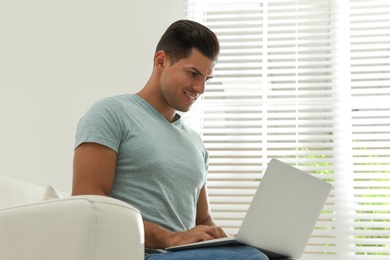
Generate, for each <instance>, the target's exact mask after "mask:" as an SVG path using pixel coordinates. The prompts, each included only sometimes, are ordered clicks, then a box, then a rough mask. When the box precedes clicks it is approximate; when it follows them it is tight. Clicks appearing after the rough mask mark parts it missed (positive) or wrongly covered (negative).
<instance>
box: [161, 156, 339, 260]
mask: <svg viewBox="0 0 390 260" xmlns="http://www.w3.org/2000/svg"><path fill="white" fill-rule="evenodd" d="M331 189H332V185H331V184H329V183H327V182H325V181H322V180H320V179H318V178H316V177H314V176H312V175H310V174H308V173H305V172H303V171H301V170H298V169H296V168H294V167H292V166H290V165H288V164H285V163H283V162H281V161H279V160H276V159H272V160H271V161H270V163H269V165H268V167H267V170H266V172H265V173H264V176H263V179H262V180H261V182H260V185H259V188H258V189H257V192H256V194H255V196H254V198H253V201H252V203H251V205H250V206H249V209H248V212H247V214H246V216H245V218H244V220H243V222H242V224H241V227H240V229H239V231H238V233H237V236H236V237H227V238H219V239H214V240H209V241H204V242H197V243H192V244H186V245H181V246H176V247H170V248H166V250H169V251H178V250H186V249H195V248H202V247H215V246H232V245H237V244H245V245H250V246H253V247H256V248H258V249H259V250H261V251H262V252H263V253H265V254H266V255H268V256H269V257H270V258H274V257H292V258H300V257H301V255H302V254H303V251H304V250H305V247H306V244H307V242H308V241H309V239H310V235H311V233H312V232H313V229H314V227H315V225H316V223H317V219H318V218H319V216H320V214H321V210H322V209H323V207H324V205H325V202H326V200H327V198H328V196H329V193H330V191H331Z"/></svg>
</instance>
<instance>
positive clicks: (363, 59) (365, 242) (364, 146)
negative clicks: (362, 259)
mask: <svg viewBox="0 0 390 260" xmlns="http://www.w3.org/2000/svg"><path fill="white" fill-rule="evenodd" d="M389 14H390V2H389V1H375V0H370V1H367V0H366V1H351V3H350V21H351V23H350V26H351V32H350V34H351V94H352V102H353V106H352V108H351V109H352V129H353V135H352V140H353V142H352V144H353V176H354V198H355V209H354V212H355V215H354V218H353V220H354V223H353V225H354V229H353V230H354V237H353V243H354V245H355V248H354V251H355V253H356V254H357V255H364V256H367V257H368V256H370V258H372V259H375V258H376V257H378V258H379V256H380V255H382V256H383V257H382V258H383V259H385V258H386V259H390V102H389V100H390V15H389ZM367 259H369V258H367Z"/></svg>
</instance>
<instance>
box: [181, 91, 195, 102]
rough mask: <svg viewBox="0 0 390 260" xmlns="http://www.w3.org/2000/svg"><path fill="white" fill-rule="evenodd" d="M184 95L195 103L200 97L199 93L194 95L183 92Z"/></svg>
mask: <svg viewBox="0 0 390 260" xmlns="http://www.w3.org/2000/svg"><path fill="white" fill-rule="evenodd" d="M183 92H184V94H185V95H186V96H187V97H189V98H190V99H191V100H193V101H195V100H196V99H197V98H198V97H199V94H198V93H192V92H188V91H185V90H184V91H183Z"/></svg>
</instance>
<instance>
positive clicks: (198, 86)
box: [193, 80, 206, 95]
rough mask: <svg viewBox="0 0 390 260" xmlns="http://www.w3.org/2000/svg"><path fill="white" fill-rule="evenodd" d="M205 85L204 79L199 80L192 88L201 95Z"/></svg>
mask: <svg viewBox="0 0 390 260" xmlns="http://www.w3.org/2000/svg"><path fill="white" fill-rule="evenodd" d="M205 87H206V80H199V81H198V82H196V84H195V85H194V87H193V88H194V90H195V91H196V92H197V93H198V95H202V94H203V93H204V90H205Z"/></svg>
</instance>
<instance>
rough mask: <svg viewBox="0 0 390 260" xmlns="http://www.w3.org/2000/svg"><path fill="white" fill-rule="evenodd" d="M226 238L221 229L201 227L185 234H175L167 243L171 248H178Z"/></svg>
mask: <svg viewBox="0 0 390 260" xmlns="http://www.w3.org/2000/svg"><path fill="white" fill-rule="evenodd" d="M226 236H227V235H226V233H225V232H224V231H223V230H222V228H220V227H217V226H205V225H199V226H196V227H194V228H192V229H190V230H187V231H184V232H178V233H173V234H172V237H171V238H170V240H169V241H167V242H168V244H169V246H176V245H183V244H188V243H195V242H200V241H207V240H212V239H215V238H221V237H226ZM169 246H168V247H169Z"/></svg>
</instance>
